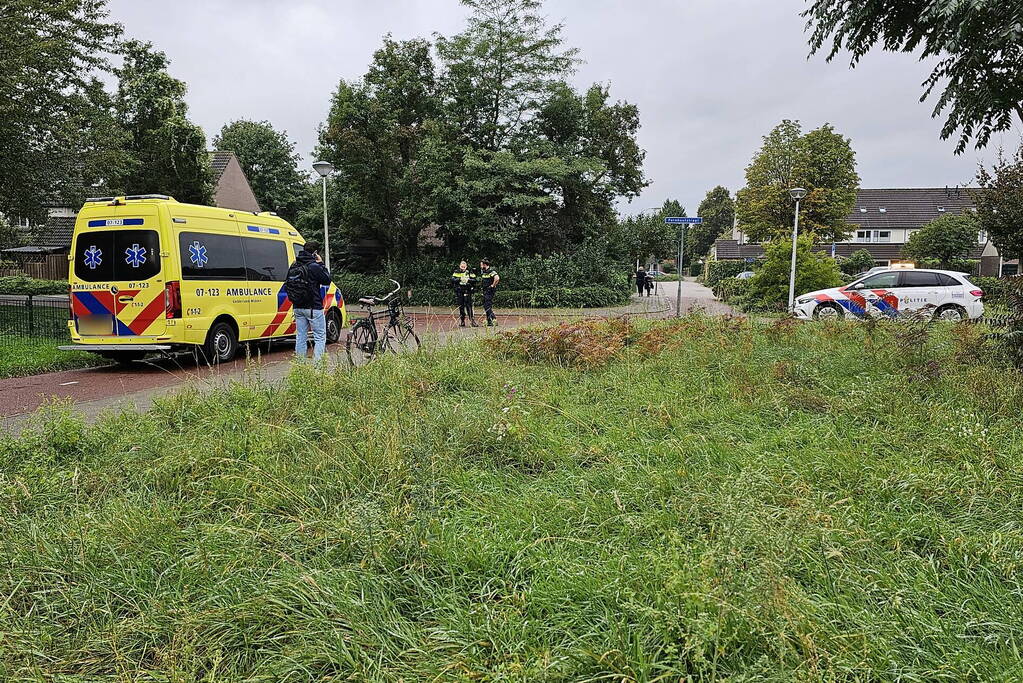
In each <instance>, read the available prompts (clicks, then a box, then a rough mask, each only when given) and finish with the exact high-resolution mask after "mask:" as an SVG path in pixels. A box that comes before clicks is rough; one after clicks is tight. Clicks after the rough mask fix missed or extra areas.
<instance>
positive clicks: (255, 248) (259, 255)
mask: <svg viewBox="0 0 1023 683" xmlns="http://www.w3.org/2000/svg"><path fill="white" fill-rule="evenodd" d="M242 244H243V245H244V248H245V273H246V275H247V276H248V279H250V280H270V281H274V282H284V279H285V278H286V277H287V275H288V248H287V246H286V245H285V244H284V242H281V241H279V240H271V239H260V238H258V237H243V238H242Z"/></svg>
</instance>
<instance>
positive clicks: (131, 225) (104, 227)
mask: <svg viewBox="0 0 1023 683" xmlns="http://www.w3.org/2000/svg"><path fill="white" fill-rule="evenodd" d="M304 243H305V240H303V239H302V237H301V236H300V235H299V234H298V231H296V230H295V228H293V227H292V226H291V225H290V224H288V223H287V222H286V221H284V220H282V219H281V218H278V217H277V216H276V215H274V214H272V213H269V212H264V213H258V214H257V213H251V212H246V211H236V210H233V209H220V208H214V207H210V206H197V205H194V204H181V203H179V202H177V201H175V200H174V199H172V198H171V197H167V196H165V195H136V196H127V197H102V198H99V199H89V200H86V202H85V205H84V206H83V207H82V210H81V211H80V212H79V213H78V218H77V220H76V221H75V230H74V238H73V240H72V243H71V253H70V254H69V256H68V259H69V261H70V264H69V265H70V268H69V273H70V275H69V285H70V286H69V290H70V291H69V295H70V299H71V301H70V306H71V315H70V320H69V321H68V327H69V329H70V331H71V340H72V342H74V345H73V346H72V347H68V348H75V349H81V350H86V351H93V352H96V353H99V354H101V355H103V356H105V357H108V358H112V359H114V360H117V361H120V362H130V361H133V360H137V359H139V358H141V357H143V356H144V355H146V354H148V353H152V352H168V351H174V350H182V349H189V348H191V349H195V350H197V351H199V352H201V354H202V358H203V359H205V361H207V362H209V363H223V362H226V361H228V360H230V359H231V358H233V357H234V355H235V352H236V351H237V349H238V344H239V342H248V341H255V340H270V339H275V338H280V337H287V336H291V335H294V333H295V320H294V314H293V312H292V310H291V301H290V300H289V299H288V297H287V295H286V294H285V293H284V279H285V277H286V276H287V272H288V268H289V267H290V265H291V263H293V262H294V260H295V256H296V255H297V254H298V252H299V251H301V248H302V245H303V244H304ZM321 296H322V299H323V310H324V313H325V315H326V319H327V342H328V343H334V342H337V341H338V339H339V338H340V336H341V330H343V329H344V328H345V327H346V326H347V325H348V316H347V312H346V310H345V302H344V299H343V298H342V297H341V293H340V292H339V291H338V290H337V285H334V284H331V285H330V286H329V287H328V286H321Z"/></svg>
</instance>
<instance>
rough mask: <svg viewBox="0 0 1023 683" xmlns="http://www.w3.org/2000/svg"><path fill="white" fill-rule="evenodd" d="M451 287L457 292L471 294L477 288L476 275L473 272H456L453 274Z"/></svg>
mask: <svg viewBox="0 0 1023 683" xmlns="http://www.w3.org/2000/svg"><path fill="white" fill-rule="evenodd" d="M451 286H452V287H454V289H455V291H456V292H459V293H465V292H471V291H472V290H473V288H474V287H475V286H476V273H474V272H472V271H471V270H456V271H455V272H454V273H452V274H451Z"/></svg>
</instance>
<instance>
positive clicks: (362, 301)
mask: <svg viewBox="0 0 1023 683" xmlns="http://www.w3.org/2000/svg"><path fill="white" fill-rule="evenodd" d="M376 302H377V300H376V299H374V298H373V297H371V296H364V297H362V298H361V299H359V303H360V304H363V305H365V306H372V305H373V304H375V303H376Z"/></svg>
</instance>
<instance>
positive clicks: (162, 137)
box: [116, 40, 213, 204]
mask: <svg viewBox="0 0 1023 683" xmlns="http://www.w3.org/2000/svg"><path fill="white" fill-rule="evenodd" d="M123 54H124V64H123V65H122V66H121V68H120V69H118V71H117V75H118V79H119V82H118V88H117V99H116V106H117V112H118V118H119V120H120V122H121V125H122V126H123V127H124V129H125V130H126V131H127V133H128V136H129V138H128V150H129V151H130V152H131V154H132V156H133V157H134V158H135V161H136V163H135V164H133V165H132V166H131V167H129V168H126V169H125V172H124V175H123V176H122V178H121V179H120V181H119V182H120V184H121V185H122V186H123V187H124V189H125V191H126V192H128V193H131V194H146V193H161V194H169V195H172V196H173V197H174V198H175V199H177V200H178V201H181V202H189V203H193V204H212V203H213V170H212V169H211V168H210V163H209V153H208V152H207V149H206V135H205V133H203V131H202V128H200V127H199V126H197V125H195V124H194V123H192V122H191V121H189V120H188V105H187V104H185V92H186V90H187V88H186V86H185V84H184V83H183V82H182V81H179V80H178V79H176V78H174V77H172V76H171V75H170V74H169V73H167V67H168V66H169V65H170V61H169V60H168V59H167V55H165V54H164V53H163V52H160V51H158V50H154V49H153V46H152V44H150V43H144V42H140V41H134V40H133V41H128V42H126V43H125V44H124V48H123Z"/></svg>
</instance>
